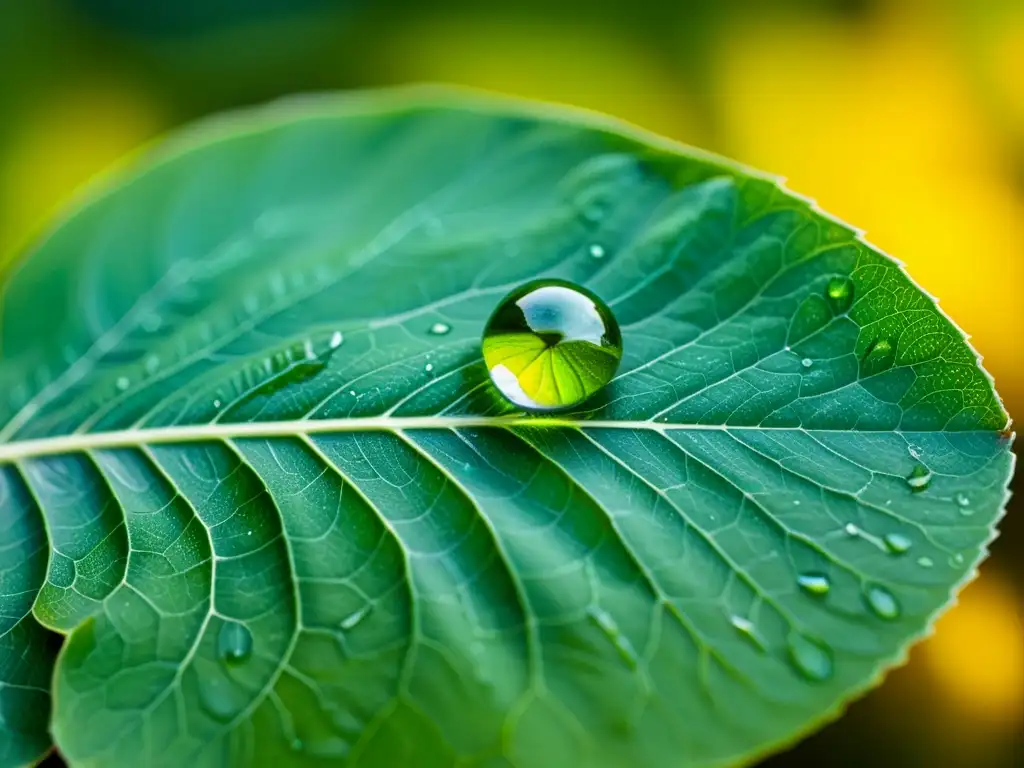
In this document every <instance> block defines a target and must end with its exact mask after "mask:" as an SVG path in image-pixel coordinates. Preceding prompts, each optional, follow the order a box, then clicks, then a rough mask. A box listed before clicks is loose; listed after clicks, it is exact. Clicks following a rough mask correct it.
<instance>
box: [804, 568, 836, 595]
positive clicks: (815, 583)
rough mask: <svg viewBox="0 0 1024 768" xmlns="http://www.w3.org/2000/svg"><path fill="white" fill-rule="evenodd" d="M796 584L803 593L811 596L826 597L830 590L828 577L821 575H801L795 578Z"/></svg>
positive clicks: (830, 585)
mask: <svg viewBox="0 0 1024 768" xmlns="http://www.w3.org/2000/svg"><path fill="white" fill-rule="evenodd" d="M796 583H797V584H799V585H800V588H801V589H802V590H804V592H809V593H810V594H812V595H827V594H828V591H829V589H831V588H832V583H831V582H830V581H829V580H828V576H826V575H824V574H823V573H802V574H800V575H799V576H797V577H796Z"/></svg>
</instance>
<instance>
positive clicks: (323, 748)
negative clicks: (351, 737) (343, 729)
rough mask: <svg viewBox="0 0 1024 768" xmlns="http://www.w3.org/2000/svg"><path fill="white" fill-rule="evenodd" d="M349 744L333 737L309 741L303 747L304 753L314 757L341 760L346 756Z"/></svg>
mask: <svg viewBox="0 0 1024 768" xmlns="http://www.w3.org/2000/svg"><path fill="white" fill-rule="evenodd" d="M349 749H350V747H349V743H348V742H347V741H345V740H344V739H339V738H338V737H337V736H333V737H330V738H326V739H317V740H316V741H310V742H309V743H308V744H306V745H305V751H306V752H308V753H309V754H311V755H313V756H314V757H321V758H335V759H342V758H345V757H347V756H348V753H349Z"/></svg>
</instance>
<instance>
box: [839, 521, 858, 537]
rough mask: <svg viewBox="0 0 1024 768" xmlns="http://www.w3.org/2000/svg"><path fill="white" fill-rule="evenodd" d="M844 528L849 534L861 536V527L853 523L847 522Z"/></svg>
mask: <svg viewBox="0 0 1024 768" xmlns="http://www.w3.org/2000/svg"><path fill="white" fill-rule="evenodd" d="M843 530H844V531H846V535H847V536H860V528H858V527H857V526H856V525H854V524H853V523H847V524H846V525H845V526H843Z"/></svg>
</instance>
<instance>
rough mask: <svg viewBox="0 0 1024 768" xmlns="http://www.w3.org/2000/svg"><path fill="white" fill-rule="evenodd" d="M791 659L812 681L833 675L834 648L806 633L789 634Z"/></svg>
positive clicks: (822, 679) (820, 680)
mask: <svg viewBox="0 0 1024 768" xmlns="http://www.w3.org/2000/svg"><path fill="white" fill-rule="evenodd" d="M789 659H790V661H791V662H792V664H793V666H794V667H796V669H797V671H798V672H799V673H800V674H801V675H803V676H804V677H805V678H807V679H808V680H811V681H812V682H822V681H824V680H828V679H829V678H830V677H832V672H833V661H832V649H831V648H829V647H828V646H827V645H825V644H824V643H823V642H821V641H820V640H814V639H812V638H810V637H807V636H806V635H800V634H795V633H794V634H792V635H790V636H789Z"/></svg>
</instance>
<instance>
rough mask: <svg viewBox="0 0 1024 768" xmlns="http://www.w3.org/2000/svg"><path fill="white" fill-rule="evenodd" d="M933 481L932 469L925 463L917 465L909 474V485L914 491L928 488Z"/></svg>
mask: <svg viewBox="0 0 1024 768" xmlns="http://www.w3.org/2000/svg"><path fill="white" fill-rule="evenodd" d="M931 482H932V471H931V470H930V469H928V468H927V467H926V466H924V465H923V464H918V465H916V466H915V467H914V469H913V470H912V471H911V472H910V474H909V475H907V485H908V486H909V488H910V490H911V491H913V492H914V493H920V492H921V491H924V490H927V488H928V486H929V485H931Z"/></svg>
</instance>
